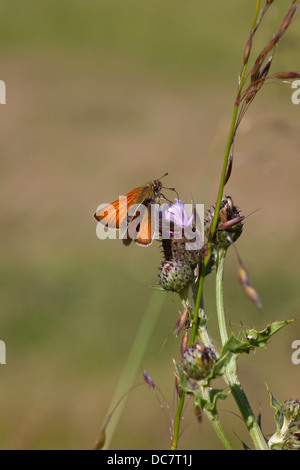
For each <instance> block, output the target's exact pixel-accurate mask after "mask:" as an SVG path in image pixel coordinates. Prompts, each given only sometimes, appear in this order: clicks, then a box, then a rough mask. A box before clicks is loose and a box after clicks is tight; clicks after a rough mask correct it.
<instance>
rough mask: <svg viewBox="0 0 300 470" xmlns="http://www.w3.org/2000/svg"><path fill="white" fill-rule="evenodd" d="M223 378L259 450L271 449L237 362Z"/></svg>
mask: <svg viewBox="0 0 300 470" xmlns="http://www.w3.org/2000/svg"><path fill="white" fill-rule="evenodd" d="M223 378H224V380H225V382H226V383H227V385H228V386H229V388H230V390H231V393H232V396H233V398H234V400H235V402H236V404H237V405H238V407H239V410H240V412H241V415H242V417H243V420H244V421H245V424H246V426H247V429H248V431H249V434H250V436H251V439H252V442H253V444H254V446H255V448H256V449H257V450H269V448H268V445H267V443H266V440H265V438H264V436H263V434H262V432H261V429H260V427H259V424H258V422H257V420H256V418H255V416H254V413H253V411H252V408H251V406H250V403H249V401H248V398H247V396H246V394H245V392H244V390H243V389H242V386H241V384H240V381H239V379H238V376H237V366H236V362H234V364H233V365H232V366H231V367H230V368H228V369H227V370H226V372H225V374H224V376H223Z"/></svg>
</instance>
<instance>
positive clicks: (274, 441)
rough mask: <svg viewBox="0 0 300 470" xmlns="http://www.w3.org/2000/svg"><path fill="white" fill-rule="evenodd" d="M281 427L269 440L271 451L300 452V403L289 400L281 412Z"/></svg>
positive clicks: (278, 427)
mask: <svg viewBox="0 0 300 470" xmlns="http://www.w3.org/2000/svg"><path fill="white" fill-rule="evenodd" d="M279 417H280V419H279V420H278V422H280V424H281V425H280V426H277V431H276V433H275V434H273V436H272V437H271V438H270V439H269V441H268V445H269V448H270V449H282V450H300V401H299V400H288V401H286V402H285V403H284V404H283V405H282V406H281V409H280V412H279Z"/></svg>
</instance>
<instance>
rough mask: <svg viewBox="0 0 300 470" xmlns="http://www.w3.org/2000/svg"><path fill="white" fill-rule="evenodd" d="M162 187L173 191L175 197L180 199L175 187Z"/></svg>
mask: <svg viewBox="0 0 300 470" xmlns="http://www.w3.org/2000/svg"><path fill="white" fill-rule="evenodd" d="M163 189H168V190H169V191H174V193H176V196H177V199H178V200H180V197H179V194H178V192H177V191H176V189H175V188H166V187H165V186H163Z"/></svg>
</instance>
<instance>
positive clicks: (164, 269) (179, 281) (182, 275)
mask: <svg viewBox="0 0 300 470" xmlns="http://www.w3.org/2000/svg"><path fill="white" fill-rule="evenodd" d="M158 271H159V273H158V279H159V284H160V286H161V287H162V288H163V289H164V290H168V291H172V292H178V293H179V292H181V291H182V290H183V289H184V288H185V287H188V286H189V285H190V284H191V282H192V281H193V279H194V271H193V269H192V268H191V266H190V265H189V264H187V263H183V262H181V261H176V260H170V261H168V260H163V261H162V263H161V265H160V267H159V268H158Z"/></svg>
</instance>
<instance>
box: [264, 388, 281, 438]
mask: <svg viewBox="0 0 300 470" xmlns="http://www.w3.org/2000/svg"><path fill="white" fill-rule="evenodd" d="M267 390H268V393H269V395H270V405H271V407H272V408H274V409H275V410H276V411H275V415H274V418H275V422H276V428H277V431H278V430H280V429H281V428H282V425H283V419H284V417H283V413H282V406H281V404H280V403H279V401H278V400H276V398H275V397H274V395H273V393H272V392H271V390H270V389H269V387H268V386H267Z"/></svg>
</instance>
